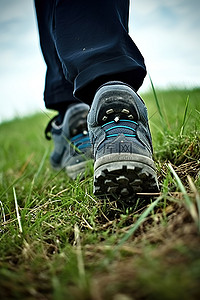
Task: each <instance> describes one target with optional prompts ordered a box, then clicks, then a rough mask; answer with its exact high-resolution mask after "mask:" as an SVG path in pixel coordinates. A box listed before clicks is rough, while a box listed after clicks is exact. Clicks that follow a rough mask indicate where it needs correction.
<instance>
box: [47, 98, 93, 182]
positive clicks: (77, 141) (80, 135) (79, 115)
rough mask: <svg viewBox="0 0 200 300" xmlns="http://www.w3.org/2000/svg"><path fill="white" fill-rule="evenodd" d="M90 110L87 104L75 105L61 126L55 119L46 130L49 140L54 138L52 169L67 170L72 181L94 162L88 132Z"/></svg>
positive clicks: (70, 108) (68, 111)
mask: <svg viewBox="0 0 200 300" xmlns="http://www.w3.org/2000/svg"><path fill="white" fill-rule="evenodd" d="M88 110H89V106H88V105H86V104H83V103H80V104H75V105H73V106H71V107H69V109H68V110H67V112H66V114H65V117H64V120H63V123H62V124H61V125H59V126H58V125H57V124H56V117H55V118H53V119H52V120H51V121H50V122H49V124H48V125H47V128H46V130H45V135H46V138H47V139H48V140H49V139H51V136H52V138H53V141H54V150H53V152H52V154H51V157H50V163H51V165H52V167H53V168H54V169H56V170H60V169H65V171H66V173H67V175H68V176H69V177H70V178H72V179H75V178H76V177H77V176H78V175H80V174H83V173H84V171H85V168H86V166H87V165H88V161H92V160H93V155H92V148H91V144H90V139H89V135H88V130H87V114H88ZM49 133H51V134H50V135H49Z"/></svg>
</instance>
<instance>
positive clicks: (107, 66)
mask: <svg viewBox="0 0 200 300" xmlns="http://www.w3.org/2000/svg"><path fill="white" fill-rule="evenodd" d="M128 15H129V1H128V0H109V1H108V0H95V1H94V0H85V1H82V0H68V1H63V0H57V1H56V7H55V31H54V39H55V42H56V47H57V51H58V53H59V57H60V59H61V61H62V64H63V69H64V73H65V77H66V78H67V79H68V80H69V81H71V82H74V94H75V96H76V97H78V98H79V99H81V100H83V101H84V102H86V103H88V104H89V105H90V104H91V102H92V100H93V97H94V94H95V92H96V90H97V88H98V87H99V86H101V85H102V84H103V83H105V82H107V81H110V80H119V81H123V82H126V83H127V84H129V85H131V86H132V87H133V88H134V89H135V90H138V88H139V87H140V86H141V84H142V82H143V79H144V77H145V75H146V68H145V64H144V59H143V57H142V55H141V53H140V51H139V50H138V48H137V46H136V45H135V43H134V42H133V41H132V39H131V38H130V36H129V34H128Z"/></svg>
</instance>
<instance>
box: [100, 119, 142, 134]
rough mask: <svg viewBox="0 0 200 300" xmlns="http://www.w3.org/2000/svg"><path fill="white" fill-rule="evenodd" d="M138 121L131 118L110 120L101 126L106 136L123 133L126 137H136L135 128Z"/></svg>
mask: <svg viewBox="0 0 200 300" xmlns="http://www.w3.org/2000/svg"><path fill="white" fill-rule="evenodd" d="M137 126H138V123H137V122H135V121H131V120H126V119H120V120H118V121H117V122H116V121H110V122H107V123H105V124H103V125H102V126H101V128H102V129H103V130H104V131H105V133H106V137H107V138H111V137H116V136H118V135H119V134H121V133H123V134H124V136H126V137H136V128H137Z"/></svg>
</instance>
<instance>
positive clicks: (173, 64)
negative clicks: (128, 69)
mask: <svg viewBox="0 0 200 300" xmlns="http://www.w3.org/2000/svg"><path fill="white" fill-rule="evenodd" d="M199 8H200V3H199V1H198V0H190V1H186V0H174V1H173V0H163V1H162V2H161V1H159V0H142V1H131V14H130V35H131V36H132V38H133V40H134V41H135V42H136V44H137V45H138V47H139V49H140V50H141V52H142V54H143V55H144V58H145V61H146V64H147V69H148V71H149V73H150V74H151V76H152V78H153V79H154V81H155V83H156V85H158V86H164V87H166V86H169V85H181V84H182V85H186V86H194V85H199V83H200V72H199V71H198V68H199V65H200V57H199V49H200V41H199V36H200V19H199ZM147 81H148V80H146V82H147ZM147 86H149V81H148V84H146V85H145V87H147Z"/></svg>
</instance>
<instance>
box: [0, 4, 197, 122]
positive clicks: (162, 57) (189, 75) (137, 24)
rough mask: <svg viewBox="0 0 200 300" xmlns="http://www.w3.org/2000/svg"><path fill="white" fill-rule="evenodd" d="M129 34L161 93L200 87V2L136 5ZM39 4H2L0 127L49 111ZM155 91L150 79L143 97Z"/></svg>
mask: <svg viewBox="0 0 200 300" xmlns="http://www.w3.org/2000/svg"><path fill="white" fill-rule="evenodd" d="M130 2H131V7H130V21H129V31H130V35H131V37H132V38H133V40H134V42H135V43H136V45H137V46H138V48H139V49H140V51H141V52H142V54H143V56H144V58H145V62H146V65H147V70H148V73H149V75H150V76H151V78H152V80H153V82H154V85H155V87H156V88H164V89H168V88H171V87H175V88H192V87H199V85H200V1H199V0H190V1H188V0H162V1H160V0H130ZM45 70H46V67H45V64H44V61H43V57H42V54H41V51H40V46H39V37H38V32H37V22H36V16H35V11H34V3H33V0H17V1H16V0H0V122H2V121H5V120H10V119H12V118H14V117H18V116H20V117H21V116H24V115H28V114H33V113H34V112H37V111H40V112H41V110H44V109H45V107H44V104H43V88H44V80H45ZM149 89H150V80H149V76H147V77H146V79H145V81H144V84H143V86H142V87H141V88H140V93H141V92H145V91H147V90H149Z"/></svg>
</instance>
